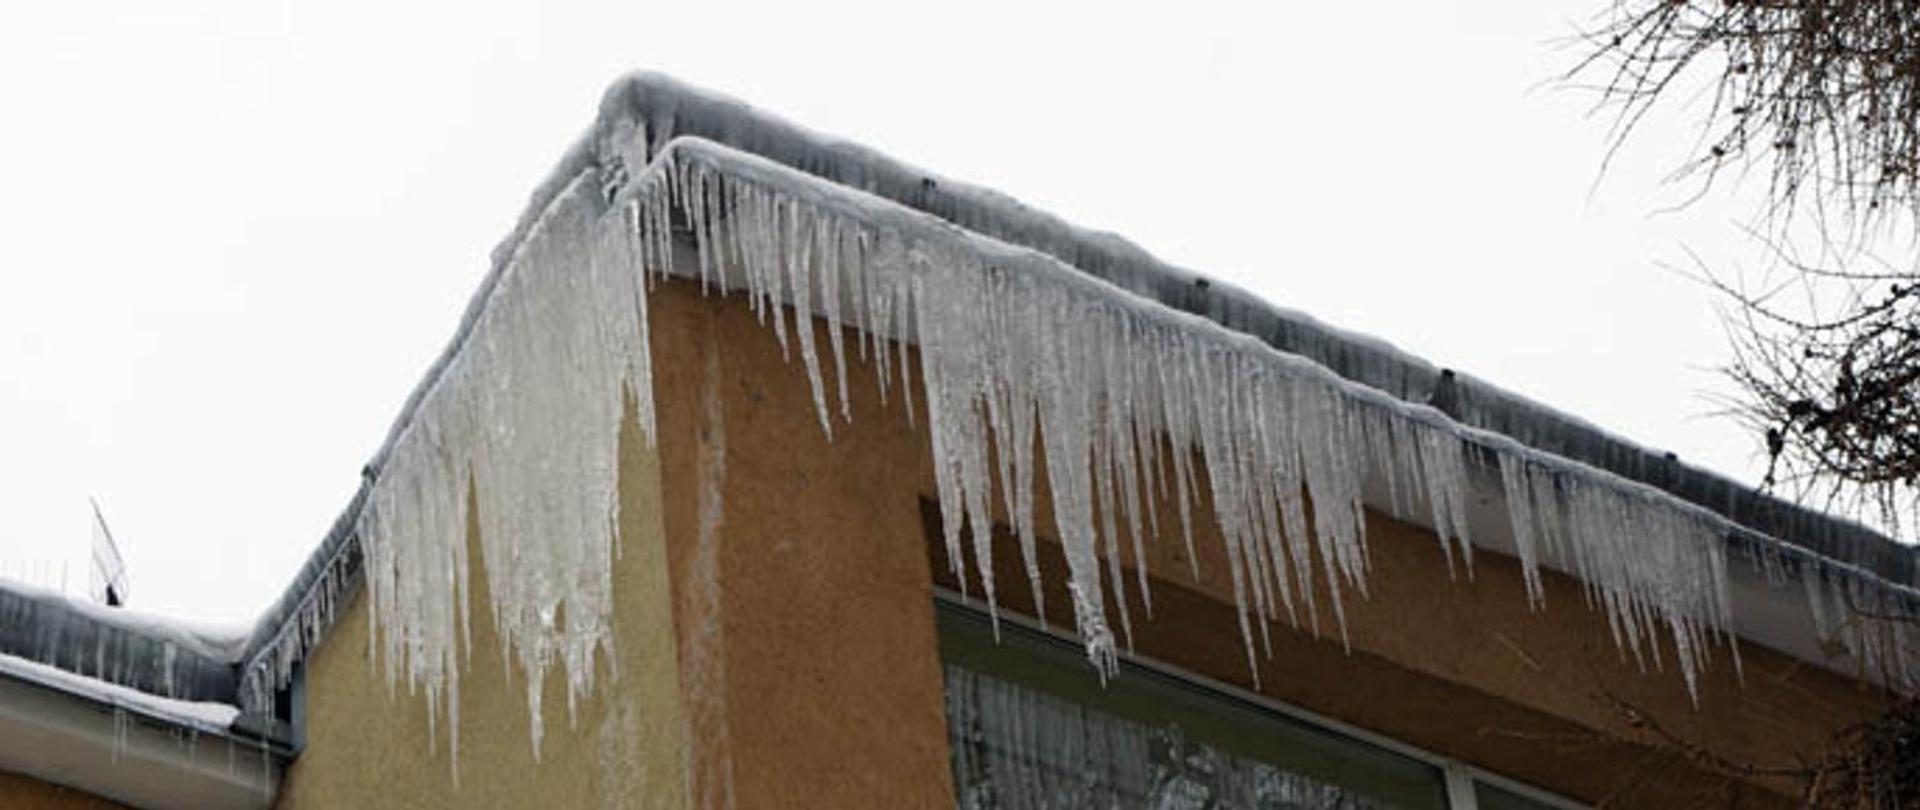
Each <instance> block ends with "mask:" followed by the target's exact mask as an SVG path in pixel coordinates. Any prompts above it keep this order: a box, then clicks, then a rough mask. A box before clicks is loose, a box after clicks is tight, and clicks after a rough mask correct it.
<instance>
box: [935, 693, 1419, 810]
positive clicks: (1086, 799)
mask: <svg viewBox="0 0 1920 810" xmlns="http://www.w3.org/2000/svg"><path fill="white" fill-rule="evenodd" d="M946 685H947V718H948V722H947V728H948V733H949V742H950V743H951V744H950V745H949V746H948V748H949V750H950V751H951V752H952V756H953V773H954V781H955V785H954V789H955V791H956V792H957V793H958V794H959V795H958V796H957V797H956V799H957V801H956V804H957V805H958V806H959V807H963V808H968V809H969V810H1042V808H1045V809H1046V810H1082V808H1084V809H1085V810H1096V809H1097V808H1113V807H1153V808H1193V810H1199V809H1200V808H1223V809H1224V808H1231V809H1232V810H1242V809H1244V810H1253V809H1254V808H1262V807H1315V808H1328V810H1370V809H1371V808H1385V807H1389V806H1391V805H1390V804H1389V803H1387V802H1382V801H1377V800H1374V799H1372V798H1370V797H1368V796H1366V795H1363V794H1361V793H1357V792H1355V791H1353V790H1350V789H1348V788H1345V787H1342V786H1339V785H1336V784H1332V783H1329V782H1325V781H1322V780H1319V779H1315V778H1313V777H1311V776H1307V775H1304V774H1299V773H1294V772H1291V771H1287V770H1284V769H1281V768H1278V767H1275V766H1273V765H1270V764H1268V763H1264V762H1260V761H1257V760H1253V759H1248V758H1244V757H1240V756H1236V755H1235V754H1233V753H1232V752H1229V751H1226V750H1223V749H1220V748H1217V747H1214V746H1211V745H1207V744H1206V743H1203V742H1199V741H1195V740H1189V739H1187V738H1185V736H1184V735H1182V734H1181V731H1180V729H1179V728H1177V727H1166V728H1162V727H1155V726H1150V725H1147V724H1143V723H1139V722H1135V721H1133V720H1129V719H1126V718H1123V717H1120V716H1117V715H1113V714H1109V713H1107V712H1103V711H1100V710H1098V709H1094V708H1091V707H1088V706H1086V705H1084V704H1082V703H1079V702H1076V701H1072V700H1066V699H1063V698H1058V697H1054V696H1052V695H1048V694H1045V693H1042V692H1038V691H1035V690H1032V689H1028V688H1024V687H1022V686H1020V685H1017V684H1014V683H1010V682H1007V681H1003V680H1000V679H998V678H995V677H993V676H991V675H985V674H981V673H978V672H974V671H972V670H969V669H966V668H963V667H958V666H953V665H948V666H947V668H946Z"/></svg>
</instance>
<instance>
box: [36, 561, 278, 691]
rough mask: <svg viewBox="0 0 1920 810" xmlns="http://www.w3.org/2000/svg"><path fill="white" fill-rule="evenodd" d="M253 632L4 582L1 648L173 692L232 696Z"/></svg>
mask: <svg viewBox="0 0 1920 810" xmlns="http://www.w3.org/2000/svg"><path fill="white" fill-rule="evenodd" d="M249 632H250V629H249V628H227V627H207V626H199V625H194V624H190V623H186V622H180V621H177V620H173V619H168V618H164V617H160V616H154V615H150V614H145V613H141V612H139V611H135V610H127V609H121V608H106V607H102V606H99V605H96V604H93V603H90V602H85V601H82V600H78V599H73V598H70V597H68V596H65V595H63V594H60V593H56V592H53V591H48V590H44V589H40V588H36V587H33V586H29V585H25V584H21V583H14V582H5V583H0V654H8V655H13V656H16V657H18V658H21V659H25V660H29V661H34V662H37V663H40V664H45V665H48V666H52V667H56V668H58V669H62V670H65V671H68V672H71V673H75V674H76V675H79V676H84V677H87V678H92V679H95V680H99V681H103V682H107V683H112V684H117V685H119V686H124V687H130V688H132V689H135V690H138V691H140V692H145V693H148V694H152V695H158V696H162V697H167V698H180V699H185V700H189V701H207V700H212V701H232V700H234V698H235V693H236V676H235V669H236V667H235V664H236V662H238V661H239V660H240V659H241V658H242V657H243V655H244V652H245V641H246V639H247V636H248V633H249Z"/></svg>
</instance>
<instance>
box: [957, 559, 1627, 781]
mask: <svg viewBox="0 0 1920 810" xmlns="http://www.w3.org/2000/svg"><path fill="white" fill-rule="evenodd" d="M934 611H935V614H936V617H939V616H942V615H949V616H953V617H955V618H956V619H959V620H962V621H971V622H977V623H980V624H983V625H986V624H990V623H991V621H992V619H993V614H990V613H989V610H988V607H987V605H986V604H985V603H984V602H982V601H981V600H978V599H974V598H972V597H969V596H965V595H963V594H960V593H959V592H956V591H953V590H951V589H948V588H945V587H939V586H936V587H935V588H934ZM997 616H998V621H999V629H998V632H999V633H1001V634H1005V633H1008V632H1014V633H1019V634H1021V635H1022V636H1026V637H1029V638H1032V639H1034V640H1037V641H1041V642H1044V643H1045V644H1047V645H1048V646H1056V647H1059V648H1061V649H1063V650H1064V651H1067V652H1068V653H1070V654H1078V651H1079V650H1080V648H1081V645H1080V641H1079V639H1078V638H1077V637H1076V636H1074V635H1073V634H1071V633H1069V632H1066V631H1064V630H1062V629H1060V628H1057V627H1055V626H1052V625H1042V624H1040V623H1039V622H1037V621H1035V620H1034V619H1033V618H1032V617H1029V616H1026V615H1024V614H1021V613H1015V612H1012V611H1007V610H1001V611H999V612H998V614H997ZM943 649H944V645H943ZM942 658H943V659H944V658H945V653H944V651H943V652H942ZM1119 658H1120V663H1121V666H1122V668H1123V669H1125V668H1133V669H1138V670H1142V671H1145V672H1148V673H1152V674H1154V675H1157V676H1159V677H1161V678H1164V679H1167V680H1169V681H1172V682H1175V683H1178V684H1180V685H1182V686H1184V687H1185V688H1189V689H1193V690H1195V691H1196V692H1199V693H1203V694H1212V695H1214V696H1217V697H1220V698H1224V699H1226V700H1229V701H1232V702H1236V703H1240V704H1244V705H1245V706H1247V707H1248V708H1251V709H1253V710H1256V711H1258V712H1265V713H1270V714H1272V715H1274V716H1275V717H1276V718H1277V719H1280V720H1284V721H1290V722H1293V723H1297V724H1300V725H1304V726H1306V727H1308V728H1311V729H1313V730H1315V731H1318V732H1321V733H1325V734H1328V735H1331V736H1334V737H1341V738H1346V739H1348V740H1351V741H1353V742H1358V743H1361V744H1364V745H1370V746H1373V747H1375V748H1379V749H1381V750H1384V751H1387V752H1389V753H1392V754H1397V755H1399V756H1403V757H1406V758H1408V759H1412V760H1416V761H1419V762H1421V763H1424V764H1427V765H1430V766H1433V767H1434V768H1435V769H1437V770H1438V771H1439V772H1440V774H1441V776H1442V778H1443V779H1444V790H1445V795H1446V803H1447V807H1448V808H1449V810H1479V798H1478V794H1477V791H1476V790H1475V785H1476V784H1477V783H1485V784H1487V785H1489V786H1492V787H1495V788H1498V789H1500V790H1503V791H1506V792H1508V793H1511V794H1513V795H1515V796H1518V797H1520V798H1523V799H1527V800H1529V801H1534V802H1538V803H1540V804H1542V805H1545V806H1547V807H1549V808H1555V810H1591V808H1590V807H1589V806H1588V805H1585V804H1581V803H1579V802H1576V801H1573V800H1571V799H1567V798H1565V797H1563V796H1559V795H1556V794H1554V793H1551V792H1548V791H1546V790H1543V789H1541V788H1537V787H1534V786H1532V785H1529V784H1526V783H1524V782H1520V781H1518V780H1515V779H1512V778H1509V777H1506V776H1501V775H1500V774H1497V773H1494V772H1492V771H1488V770H1486V769H1484V768H1478V767H1475V766H1473V765H1470V764H1468V763H1465V762H1462V761H1460V760H1458V759H1454V758H1452V757H1448V756H1445V755H1442V754H1438V753H1435V752H1432V751H1428V750H1426V749H1423V748H1419V747H1417V746H1414V745H1410V744H1408V743H1405V742H1402V741H1400V740H1396V739H1393V738H1391V737H1386V736H1383V735H1381V734H1378V733H1376V732H1372V731H1368V730H1367V729H1364V728H1360V727H1358V726H1354V725H1351V724H1348V723H1344V722H1341V721H1340V720H1336V719H1334V718H1331V717H1327V716H1325V715H1322V714H1319V713H1317V712H1314V711H1312V710H1310V709H1305V708H1301V707H1299V706H1295V705H1292V704H1289V703H1285V702H1282V701H1278V700H1274V699H1273V698H1271V697H1267V696H1265V695H1261V694H1259V693H1256V692H1252V691H1249V690H1247V689H1243V688H1241V687H1238V686H1235V685H1233V684H1230V683H1225V682H1223V681H1220V680H1217V679H1214V678H1210V677H1208V676H1206V675H1203V674H1200V673H1197V672H1193V671H1191V670H1187V669H1184V668H1181V667H1178V666H1175V665H1173V664H1169V663H1166V662H1164V661H1160V660H1157V659H1154V658H1149V657H1147V656H1143V655H1139V654H1136V653H1132V652H1129V651H1126V650H1121V651H1120V652H1119ZM1089 674H1090V676H1091V671H1089ZM1122 677H1124V673H1123V674H1122ZM943 713H944V712H943Z"/></svg>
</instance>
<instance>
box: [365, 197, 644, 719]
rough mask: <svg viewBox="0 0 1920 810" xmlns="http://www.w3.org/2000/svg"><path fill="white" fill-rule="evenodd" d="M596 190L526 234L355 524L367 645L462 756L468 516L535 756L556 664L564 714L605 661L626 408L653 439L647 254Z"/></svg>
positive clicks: (559, 207) (562, 205) (558, 208)
mask: <svg viewBox="0 0 1920 810" xmlns="http://www.w3.org/2000/svg"><path fill="white" fill-rule="evenodd" d="M595 193H597V190H596V189H593V188H592V186H591V184H589V183H586V182H585V180H584V178H582V179H579V180H576V181H575V183H574V184H573V185H572V186H570V187H568V188H567V189H566V190H565V191H563V192H562V193H561V194H559V195H558V196H557V197H556V198H555V200H554V202H553V203H552V204H551V206H550V207H549V208H548V209H547V211H546V212H545V213H544V214H543V215H542V217H541V218H540V219H539V221H538V224H537V225H536V226H535V227H534V228H533V229H532V230H531V231H530V232H529V233H528V234H527V235H526V237H525V239H524V240H523V241H522V242H521V244H520V246H519V249H518V251H517V253H516V254H515V255H514V256H513V257H512V259H511V260H510V261H509V262H508V264H507V267H506V269H505V270H504V271H503V272H502V273H501V275H500V278H499V280H498V283H497V284H496V285H495V286H494V288H493V290H492V292H491V300H489V301H488V302H487V303H486V304H485V306H484V309H483V310H482V311H481V314H480V316H479V319H478V321H477V322H476V323H475V325H474V327H473V329H472V332H471V334H470V336H469V339H468V341H467V343H466V345H465V346H464V347H463V348H462V349H461V351H460V352H459V353H458V354H457V355H456V356H455V357H454V358H453V360H452V362H451V363H450V364H449V365H448V366H447V367H446V369H445V370H444V371H443V373H442V374H441V375H440V377H439V379H438V381H437V382H436V383H435V384H434V385H433V387H432V388H431V389H430V390H429V391H428V392H427V393H426V395H425V397H424V398H423V400H422V402H421V404H420V407H419V408H418V410H417V412H416V413H417V416H416V418H415V419H414V421H413V422H412V423H411V424H410V425H408V426H406V427H405V428H404V429H403V430H402V431H401V432H400V433H399V435H398V438H397V439H396V441H395V443H394V446H393V449H392V452H391V454H390V455H389V461H388V463H387V464H386V466H385V467H384V468H383V469H382V470H381V471H380V474H379V478H378V480H377V482H376V483H375V485H374V487H373V488H372V490H371V492H370V494H369V496H368V500H367V503H366V505H365V507H364V508H363V509H362V511H361V513H360V519H359V525H358V534H359V537H360V540H361V543H362V547H363V549H364V553H365V559H366V562H365V571H366V581H367V587H368V592H369V595H370V597H371V605H372V610H371V611H370V623H371V625H372V626H371V628H370V632H369V643H370V644H374V645H378V647H379V652H380V653H381V655H380V656H379V660H381V661H382V662H383V663H384V664H385V666H386V674H387V678H388V682H389V684H397V683H399V682H400V681H402V680H404V681H405V683H406V684H407V686H408V688H409V690H410V691H411V690H413V689H421V690H424V691H425V693H426V698H427V705H428V707H429V709H428V710H429V721H430V722H433V721H434V716H435V715H436V714H438V713H440V712H444V713H445V714H446V716H447V721H448V725H449V729H448V737H449V739H450V740H452V741H453V743H454V744H455V745H456V746H457V744H458V725H457V724H458V719H459V716H458V705H459V683H460V681H459V673H460V668H461V667H462V666H463V665H465V663H466V661H465V660H464V659H463V658H462V657H461V656H460V654H459V651H460V650H462V649H465V650H471V632H470V627H471V620H470V593H471V591H470V584H469V577H468V573H469V565H470V563H471V562H472V561H470V560H469V559H468V556H467V532H468V530H469V523H468V515H469V507H470V506H471V514H472V517H473V525H472V531H473V532H474V533H475V534H477V536H478V544H479V548H480V550H481V552H482V554H483V555H484V562H485V570H486V578H485V582H486V586H487V588H488V589H489V593H490V595H491V599H489V600H488V603H487V605H486V607H487V608H488V609H490V611H491V613H492V619H493V624H494V626H495V627H496V628H498V630H499V636H500V641H501V650H502V654H503V657H505V658H507V659H509V660H510V661H511V662H512V663H515V664H517V665H518V670H519V674H520V675H521V677H522V678H523V680H524V682H525V684H526V689H527V703H528V709H529V714H530V719H531V724H530V728H531V734H532V743H533V747H534V751H535V753H536V754H537V753H538V751H539V743H540V736H541V733H542V725H541V706H540V698H541V688H542V684H543V682H544V680H545V676H546V673H547V671H548V670H549V669H550V668H552V667H555V666H557V667H558V668H559V669H561V670H562V671H563V673H564V674H565V679H566V683H567V687H568V690H567V695H568V710H569V716H571V712H572V710H573V708H574V702H575V699H576V697H577V696H579V695H582V694H584V693H586V692H587V691H588V690H589V689H590V688H591V686H592V677H593V668H594V657H595V655H596V653H598V652H601V651H606V652H609V653H610V652H611V650H612V644H613V637H612V632H611V614H612V605H613V601H612V599H613V594H612V578H611V571H612V563H613V558H614V555H615V554H616V551H617V548H616V546H617V542H618V537H617V536H616V532H617V528H616V527H617V525H618V523H617V520H616V518H617V509H618V497H617V492H616V471H617V464H618V459H617V453H618V446H619V441H618V437H619V430H620V422H621V419H622V416H623V413H624V410H623V409H624V407H625V402H626V401H627V399H628V398H629V397H630V398H631V400H632V401H633V402H635V403H637V404H638V407H639V409H640V423H641V428H642V430H643V432H644V433H645V434H646V436H647V438H648V440H649V441H651V439H652V434H653V418H652V410H651V407H652V381H651V371H650V369H649V367H648V363H649V354H648V352H647V336H646V317H645V305H646V301H645V297H644V294H643V282H642V278H641V276H640V275H639V273H637V272H636V268H637V267H638V266H640V263H641V260H640V257H639V256H637V255H634V254H633V253H632V252H631V251H633V250H635V249H637V248H638V247H640V246H638V245H637V244H636V243H634V242H633V241H632V240H630V239H628V238H625V237H624V236H623V234H624V233H625V232H628V231H630V230H631V228H632V226H631V225H627V226H620V225H618V224H609V223H606V222H602V221H601V217H602V216H603V215H602V214H601V213H600V210H601V207H600V205H599V203H598V201H597V200H596V199H595V197H594V196H593V194H595ZM502 663H503V665H505V664H507V663H508V661H505V660H503V662H502Z"/></svg>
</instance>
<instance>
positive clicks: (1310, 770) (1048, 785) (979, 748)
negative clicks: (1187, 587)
mask: <svg viewBox="0 0 1920 810" xmlns="http://www.w3.org/2000/svg"><path fill="white" fill-rule="evenodd" d="M938 615H939V622H940V627H939V630H940V644H941V656H942V659H943V660H944V663H945V673H946V693H947V720H948V741H949V743H950V745H949V750H950V751H951V754H952V761H953V775H954V787H955V794H956V797H957V800H958V805H959V807H960V808H962V810H1039V809H1040V808H1046V809H1047V810H1068V809H1072V810H1078V809H1079V808H1089V809H1091V808H1100V809H1101V810H1108V809H1109V808H1128V809H1129V810H1131V809H1132V808H1152V809H1153V810H1202V809H1203V808H1205V809H1206V810H1213V809H1214V808H1220V809H1221V810H1227V809H1228V808H1232V809H1233V810H1239V809H1241V808H1245V810H1295V808H1299V809H1300V810H1306V809H1307V808H1313V809H1314V810H1321V809H1322V808H1327V809H1331V810H1376V808H1379V809H1384V808H1405V809H1406V810H1429V809H1431V810H1448V808H1449V805H1448V795H1449V790H1448V789H1449V777H1450V776H1451V778H1452V779H1453V780H1454V782H1455V784H1454V786H1453V793H1452V795H1454V796H1455V797H1456V798H1455V800H1454V801H1455V805H1454V806H1455V807H1459V806H1462V805H1466V806H1468V810H1472V808H1471V805H1473V804H1475V803H1476V799H1477V800H1478V801H1477V803H1478V805H1479V807H1481V808H1489V809H1492V810H1507V809H1508V808H1516V809H1522V810H1531V808H1560V807H1572V806H1573V805H1571V804H1566V803H1560V802H1553V803H1541V802H1537V801H1534V800H1532V799H1530V798H1527V797H1525V796H1523V795H1522V794H1520V793H1516V792H1513V791H1509V790H1505V789H1502V788H1496V787H1494V786H1492V785H1490V784H1487V783H1485V782H1481V781H1477V780H1474V781H1467V780H1470V779H1471V777H1470V776H1469V775H1467V773H1466V771H1465V770H1464V769H1463V768H1461V767H1460V766H1458V765H1453V766H1448V765H1447V764H1446V763H1445V762H1444V760H1441V759H1440V758H1438V757H1423V756H1417V755H1414V754H1411V753H1407V752H1403V751H1399V750H1394V749H1391V748H1388V747H1386V746H1382V745H1378V744H1375V743H1372V742H1368V741H1365V740H1362V739H1358V738H1356V737H1354V736H1352V735H1349V734H1344V733H1341V732H1339V731H1336V730H1333V729H1329V728H1325V727H1322V726H1319V725H1316V724H1313V723H1310V722H1307V721H1305V720H1303V719H1300V718H1297V717H1293V716H1289V715H1288V714H1283V713H1281V712H1278V711H1276V710H1274V709H1273V708H1271V707H1269V706H1265V705H1261V704H1258V703H1255V702H1253V701H1251V700H1248V699H1244V698H1241V697H1238V696H1235V695H1232V694H1227V693H1226V692H1223V691H1220V690H1216V689H1212V688H1208V687H1206V686H1203V685H1201V684H1198V683H1195V682H1193V681H1191V680H1189V679H1186V678H1182V677H1179V676H1178V675H1175V674H1171V673H1170V672H1166V671H1161V670H1160V669H1158V668H1150V667H1147V666H1142V665H1138V664H1134V663H1131V662H1124V663H1123V664H1122V671H1121V673H1120V675H1119V677H1117V678H1115V679H1113V680H1112V681H1110V682H1109V683H1107V684H1106V686H1104V687H1102V686H1101V685H1100V683H1099V681H1098V679H1097V677H1096V676H1095V675H1094V673H1093V671H1092V670H1091V668H1089V667H1088V666H1087V663H1086V660H1085V658H1084V657H1083V656H1082V655H1081V653H1080V650H1079V649H1078V647H1077V646H1076V645H1075V644H1074V643H1073V642H1071V641H1068V640H1065V639H1062V638H1059V637H1056V636H1054V635H1051V634H1048V633H1046V632H1043V631H1039V630H1035V629H1032V628H1029V627H1027V626H1025V625H1024V624H1019V623H1016V622H1014V621H1011V620H1009V619H1008V618H1006V617H1002V620H1001V623H1000V640H999V642H998V643H996V642H995V640H994V636H993V630H992V627H991V626H990V625H989V624H988V621H987V618H986V617H985V616H984V615H983V614H981V613H980V612H979V611H977V610H975V609H974V608H971V607H968V606H965V605H962V604H956V603H954V602H953V601H951V600H943V601H942V602H941V605H940V610H939V612H938ZM1527 793H1528V794H1531V793H1532V791H1527Z"/></svg>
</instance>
